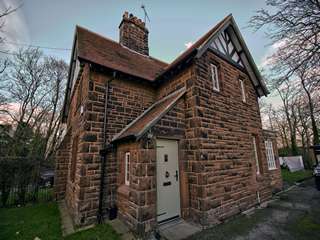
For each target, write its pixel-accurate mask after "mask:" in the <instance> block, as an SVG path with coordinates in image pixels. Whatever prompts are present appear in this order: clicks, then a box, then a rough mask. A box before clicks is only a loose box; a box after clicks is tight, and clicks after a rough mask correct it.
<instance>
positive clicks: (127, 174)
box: [124, 152, 130, 186]
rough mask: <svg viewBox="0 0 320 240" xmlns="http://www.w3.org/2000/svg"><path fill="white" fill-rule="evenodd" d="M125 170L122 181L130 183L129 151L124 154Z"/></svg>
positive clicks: (126, 183)
mask: <svg viewBox="0 0 320 240" xmlns="http://www.w3.org/2000/svg"><path fill="white" fill-rule="evenodd" d="M124 164H125V171H124V183H125V185H127V186H129V185H130V152H126V154H125V161H124Z"/></svg>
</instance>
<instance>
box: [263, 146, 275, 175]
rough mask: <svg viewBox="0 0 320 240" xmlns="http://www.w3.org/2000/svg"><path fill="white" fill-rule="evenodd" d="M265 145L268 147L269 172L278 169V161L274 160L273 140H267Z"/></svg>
mask: <svg viewBox="0 0 320 240" xmlns="http://www.w3.org/2000/svg"><path fill="white" fill-rule="evenodd" d="M264 143H265V146H266V155H267V162H268V169H269V170H274V169H277V166H276V161H275V159H274V153H273V145H272V141H271V140H266V141H265V142H264Z"/></svg>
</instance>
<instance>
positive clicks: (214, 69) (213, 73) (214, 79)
mask: <svg viewBox="0 0 320 240" xmlns="http://www.w3.org/2000/svg"><path fill="white" fill-rule="evenodd" d="M211 78H212V83H213V90H215V91H217V92H219V91H220V86H219V75H218V68H217V66H216V65H214V64H211Z"/></svg>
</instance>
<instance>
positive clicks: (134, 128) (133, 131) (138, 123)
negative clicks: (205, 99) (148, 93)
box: [112, 87, 186, 143]
mask: <svg viewBox="0 0 320 240" xmlns="http://www.w3.org/2000/svg"><path fill="white" fill-rule="evenodd" d="M185 92H186V88H185V87H183V88H180V89H179V90H176V91H175V92H173V93H171V94H170V95H168V96H166V97H164V98H162V99H160V100H158V101H157V102H155V103H154V104H152V105H151V106H150V107H149V108H148V109H147V110H146V111H144V112H143V113H142V114H141V115H140V116H139V117H137V118H136V119H135V120H133V121H132V122H131V123H130V124H128V125H127V126H126V127H125V128H124V129H123V130H122V131H121V132H120V133H119V134H117V135H116V136H114V138H113V139H112V143H115V142H118V141H120V140H124V139H139V138H140V137H142V136H143V134H144V133H146V132H147V131H148V130H149V129H150V128H151V127H153V126H154V125H155V124H156V123H157V122H158V121H159V120H160V119H161V118H162V117H163V116H164V115H165V114H166V113H167V112H168V111H169V110H170V109H172V108H173V107H174V106H175V104H176V103H177V101H178V100H179V99H180V98H181V97H182V96H183V95H184V94H185Z"/></svg>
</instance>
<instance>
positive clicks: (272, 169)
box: [268, 168, 278, 171]
mask: <svg viewBox="0 0 320 240" xmlns="http://www.w3.org/2000/svg"><path fill="white" fill-rule="evenodd" d="M277 169H278V168H268V170H269V171H274V170H277Z"/></svg>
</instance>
